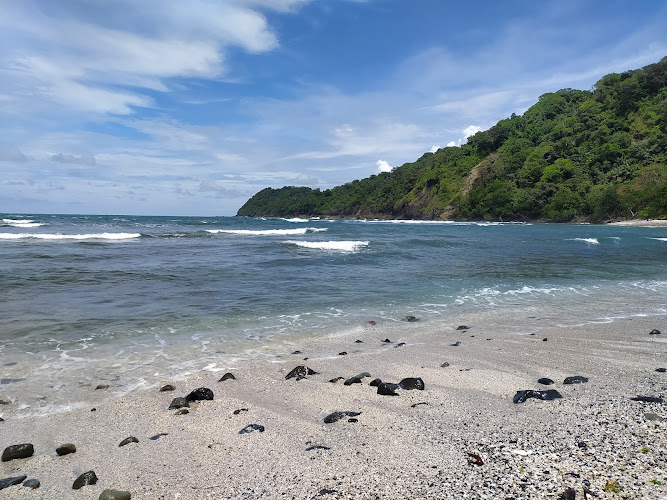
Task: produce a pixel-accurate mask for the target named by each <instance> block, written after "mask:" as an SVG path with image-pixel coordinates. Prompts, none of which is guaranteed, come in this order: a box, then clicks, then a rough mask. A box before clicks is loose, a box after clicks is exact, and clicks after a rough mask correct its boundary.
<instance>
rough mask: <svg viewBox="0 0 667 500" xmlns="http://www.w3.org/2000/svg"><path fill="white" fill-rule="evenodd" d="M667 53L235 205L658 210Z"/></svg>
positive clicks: (390, 213) (316, 209)
mask: <svg viewBox="0 0 667 500" xmlns="http://www.w3.org/2000/svg"><path fill="white" fill-rule="evenodd" d="M666 82H667V57H665V58H663V59H662V60H661V61H660V62H658V63H656V64H652V65H650V66H646V67H644V68H642V69H639V70H634V71H627V72H624V73H621V74H615V73H614V74H610V75H607V76H605V77H603V78H602V79H601V80H600V81H598V82H597V83H596V84H595V86H594V87H593V89H592V90H590V91H586V90H573V89H563V90H559V91H558V92H554V93H550V94H544V95H543V96H541V97H540V98H539V100H538V102H537V103H536V104H535V105H533V106H532V107H531V108H530V109H528V110H527V111H526V112H525V114H524V115H523V116H516V115H514V114H513V115H512V116H511V117H510V118H508V119H505V120H501V121H499V122H498V123H497V124H496V125H494V126H493V127H491V128H490V129H489V130H486V131H483V132H478V133H477V134H475V135H474V136H472V137H470V138H469V139H468V142H467V144H465V145H463V146H461V147H448V148H443V149H440V150H438V151H437V152H435V153H426V154H424V155H423V156H422V157H421V158H420V159H419V160H417V161H416V162H414V163H406V164H405V165H403V166H401V167H398V168H395V169H394V170H393V171H392V172H388V173H382V174H379V175H377V176H376V175H373V176H371V177H368V178H366V179H362V180H357V181H353V182H350V183H347V184H344V185H342V186H338V187H335V188H333V189H327V190H324V191H320V190H317V189H316V190H313V189H310V188H305V187H285V188H282V189H271V188H267V189H264V190H262V191H260V192H259V193H257V194H256V195H255V196H253V197H252V198H251V199H250V200H248V202H246V204H245V205H244V206H243V207H242V208H241V209H240V210H239V212H238V215H251V216H296V215H299V216H315V215H324V216H342V217H389V218H413V219H436V218H442V219H501V220H548V221H572V220H592V221H600V220H609V219H618V218H632V217H642V218H667V85H666Z"/></svg>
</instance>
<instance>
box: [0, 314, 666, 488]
mask: <svg viewBox="0 0 667 500" xmlns="http://www.w3.org/2000/svg"><path fill="white" fill-rule="evenodd" d="M457 319H458V320H460V319H461V318H457ZM468 320H469V321H467V322H466V323H465V324H464V325H465V326H468V327H469V329H458V327H459V326H463V325H461V324H459V323H454V322H453V323H447V324H434V323H422V324H420V322H419V321H416V322H401V323H392V324H388V325H383V324H380V323H379V324H377V325H371V324H368V325H365V326H364V328H363V331H362V332H361V333H359V334H358V336H356V337H352V336H349V335H347V336H339V337H326V338H322V339H319V340H313V341H311V342H304V343H302V344H300V345H291V344H287V343H285V344H283V345H281V346H277V347H276V349H277V354H276V356H275V357H273V358H270V359H267V360H264V361H261V360H257V361H254V362H252V363H248V364H245V365H242V366H237V367H235V368H234V369H232V370H230V371H231V372H232V373H233V374H234V376H235V377H236V379H235V380H226V381H224V382H218V380H219V379H220V377H221V376H222V375H223V372H216V373H211V372H204V373H200V374H197V375H196V376H192V377H190V378H188V379H187V380H185V381H178V382H172V381H170V380H164V383H165V384H167V383H173V384H174V385H175V386H176V388H175V390H174V391H172V392H160V391H159V387H157V386H156V387H152V388H150V389H148V390H144V391H134V392H132V393H130V394H127V395H125V396H123V397H117V396H114V395H113V387H111V388H109V389H101V390H93V389H92V388H91V394H90V407H89V408H84V409H78V410H73V411H70V412H65V413H59V414H55V415H51V416H48V417H28V418H13V415H14V413H13V408H12V407H16V405H17V404H19V402H14V403H12V404H9V405H4V407H3V412H4V413H3V414H4V421H3V422H0V429H1V431H2V432H0V448H2V449H4V448H5V447H7V446H10V445H14V444H20V443H32V444H33V445H34V450H35V452H34V455H33V456H32V457H30V458H24V459H17V460H12V461H8V462H2V463H1V464H0V479H1V478H7V477H14V476H22V475H26V476H27V478H28V479H30V478H36V479H38V480H39V481H40V482H41V486H40V488H39V489H36V490H33V489H31V488H27V487H24V486H21V485H15V486H10V487H8V488H6V489H4V490H2V493H1V494H0V496H2V498H6V499H19V498H20V499H25V498H40V499H56V498H80V499H97V498H98V497H99V496H100V493H101V492H102V491H103V490H105V489H115V490H124V491H129V492H130V493H131V495H132V498H133V499H176V498H179V499H204V498H322V499H327V498H332V499H333V498H514V499H519V498H595V497H597V498H642V499H660V498H665V497H667V432H666V429H667V411H666V410H665V408H666V407H665V404H664V402H662V403H661V402H645V401H634V400H632V399H631V398H633V397H637V396H649V397H654V398H655V397H661V398H664V397H665V396H667V374H666V373H664V371H663V372H661V371H656V370H657V369H660V368H665V367H667V323H666V318H665V316H655V317H635V318H627V319H619V320H615V321H614V322H613V323H606V324H587V325H582V326H575V327H568V328H564V327H558V326H549V327H545V328H543V329H539V331H538V333H535V331H536V329H535V328H534V323H535V322H537V321H539V318H533V319H526V320H525V321H527V322H530V321H532V322H533V324H531V325H521V324H518V325H517V323H516V321H517V320H516V318H507V317H500V316H498V315H496V314H494V313H487V314H485V315H480V316H478V317H474V318H473V317H471V318H468ZM524 326H526V327H524ZM527 326H530V328H527ZM530 329H532V330H533V334H529V333H525V332H527V331H528V330H530ZM653 329H659V330H662V332H663V333H661V334H659V335H658V334H653V335H651V334H650V333H649V332H651V331H652V330H653ZM358 340H360V341H362V342H357V341H358ZM385 340H389V341H390V342H385ZM280 350H284V352H283V353H282V354H280V353H279V351H280ZM295 351H300V353H296V354H293V353H294V352H295ZM342 352H347V354H346V355H342V354H340V353H342ZM306 358H307V359H306ZM298 365H304V366H307V367H309V368H311V369H312V370H314V371H316V372H318V373H317V374H315V375H309V376H307V377H306V378H305V379H301V380H297V379H296V378H292V379H289V380H286V379H285V376H286V375H287V373H288V372H289V371H290V370H292V369H293V368H294V367H296V366H298ZM361 372H368V373H369V374H370V377H364V378H363V379H362V382H361V383H355V384H352V385H347V386H346V385H344V383H343V380H339V381H338V382H336V383H333V382H330V380H331V379H334V378H336V377H343V378H344V379H347V378H350V377H353V376H355V375H357V374H360V373H361ZM577 375H578V376H583V377H586V378H588V382H587V383H580V384H572V385H566V384H564V383H563V381H564V379H565V378H566V377H570V376H577ZM406 377H419V378H421V379H422V380H423V381H424V384H425V389H424V390H404V389H398V390H397V391H396V392H397V393H398V394H399V395H398V396H395V397H391V396H385V395H379V394H377V388H376V387H372V386H370V385H369V383H370V381H371V380H373V379H374V378H380V379H382V380H383V381H385V382H394V383H397V382H399V381H400V380H401V379H403V378H406ZM541 377H548V378H550V379H552V380H553V381H554V384H553V385H549V386H547V385H542V384H540V383H538V379H539V378H541ZM198 387H207V388H210V389H211V390H212V391H213V393H214V395H215V396H214V399H213V400H212V401H211V400H206V401H200V402H192V403H191V406H190V408H189V409H188V410H189V413H187V414H177V413H178V410H169V409H168V407H169V405H170V402H171V401H172V399H173V398H175V397H178V396H185V395H187V394H188V393H189V392H190V391H192V390H193V389H196V388H198ZM548 389H555V390H556V391H558V393H559V394H560V395H562V398H559V399H554V400H550V401H548V400H546V401H545V400H539V399H535V398H532V399H527V400H526V401H525V402H523V403H514V402H513V398H514V396H515V393H516V392H517V391H519V390H542V391H544V390H548ZM93 408H94V410H95V411H93ZM237 410H240V411H237ZM339 411H349V412H355V413H356V412H358V413H359V415H356V416H354V415H352V416H345V417H344V418H341V419H340V420H338V421H336V422H333V423H325V422H324V418H325V417H327V415H329V414H331V413H332V412H339ZM250 424H258V425H259V426H263V429H264V430H263V432H260V430H255V431H254V432H249V433H245V434H240V433H239V432H240V431H241V430H242V429H244V428H246V426H248V425H250ZM129 436H134V437H136V438H137V439H138V443H131V444H128V445H126V446H123V447H119V446H118V445H119V443H120V442H121V441H122V440H123V439H125V438H127V437H129ZM64 443H73V444H75V445H76V452H75V453H72V454H69V455H65V456H58V455H57V454H56V451H55V450H56V448H57V447H58V446H60V445H62V444H64ZM89 470H93V471H95V473H96V475H97V477H98V478H99V480H98V482H97V483H96V484H94V485H88V486H84V487H83V488H81V489H80V490H76V491H74V490H72V484H73V482H74V480H75V479H76V478H77V477H78V476H79V475H80V474H82V473H84V472H86V471H89ZM568 488H571V491H569V492H568ZM573 493H574V494H575V495H576V496H571V495H572V494H573ZM567 494H569V495H570V496H563V495H567Z"/></svg>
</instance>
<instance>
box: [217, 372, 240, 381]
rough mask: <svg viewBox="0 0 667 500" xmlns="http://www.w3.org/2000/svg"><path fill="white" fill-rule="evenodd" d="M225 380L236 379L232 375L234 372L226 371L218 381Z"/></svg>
mask: <svg viewBox="0 0 667 500" xmlns="http://www.w3.org/2000/svg"><path fill="white" fill-rule="evenodd" d="M225 380H236V377H235V376H234V374H232V373H230V372H227V373H225V374H224V375H223V376H222V378H221V379H220V380H218V382H224V381H225Z"/></svg>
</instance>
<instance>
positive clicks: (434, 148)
mask: <svg viewBox="0 0 667 500" xmlns="http://www.w3.org/2000/svg"><path fill="white" fill-rule="evenodd" d="M438 149H440V146H431V149H430V150H429V151H430V152H431V153H435V152H436V151H437V150H438Z"/></svg>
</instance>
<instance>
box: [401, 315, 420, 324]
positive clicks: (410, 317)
mask: <svg viewBox="0 0 667 500" xmlns="http://www.w3.org/2000/svg"><path fill="white" fill-rule="evenodd" d="M403 321H407V322H409V323H412V322H414V321H419V320H418V319H417V318H416V317H414V316H406V317H405V318H403Z"/></svg>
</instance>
